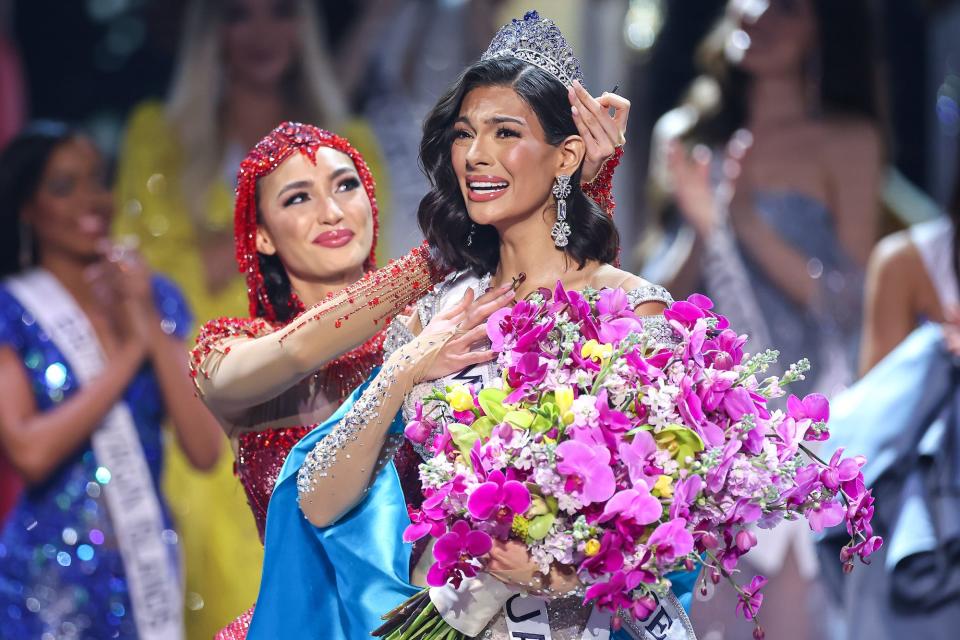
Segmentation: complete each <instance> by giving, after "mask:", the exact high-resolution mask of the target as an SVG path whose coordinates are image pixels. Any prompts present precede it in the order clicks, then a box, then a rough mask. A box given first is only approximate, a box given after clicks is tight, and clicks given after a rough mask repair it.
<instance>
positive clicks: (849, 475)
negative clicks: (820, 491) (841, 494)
mask: <svg viewBox="0 0 960 640" xmlns="http://www.w3.org/2000/svg"><path fill="white" fill-rule="evenodd" d="M842 455H843V447H841V448H839V449H837V450H836V451H835V452H834V454H833V457H831V458H830V462H829V464H828V465H827V468H826V469H824V470H823V471H821V472H820V481H821V482H822V483H823V486H825V487H827V488H828V489H830V490H831V491H836V490H837V489H839V488H840V485H841V484H846V483H849V482H852V481H855V480H856V479H857V476H859V475H860V468H861V467H863V465H865V464H866V463H867V459H866V458H864V457H863V456H855V457H853V458H843V459H842V460H841V458H840V456H842Z"/></svg>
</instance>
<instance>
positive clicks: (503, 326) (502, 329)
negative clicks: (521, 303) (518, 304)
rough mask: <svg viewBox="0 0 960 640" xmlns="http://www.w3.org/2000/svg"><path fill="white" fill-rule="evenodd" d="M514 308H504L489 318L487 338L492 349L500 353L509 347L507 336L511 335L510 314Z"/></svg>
mask: <svg viewBox="0 0 960 640" xmlns="http://www.w3.org/2000/svg"><path fill="white" fill-rule="evenodd" d="M511 313H513V308H511V307H504V308H502V309H498V310H497V311H494V312H493V313H492V314H491V315H490V317H489V318H487V337H488V338H489V339H490V349H492V350H493V351H495V352H497V353H500V352H501V351H504V350H505V349H506V346H507V336H509V335H510V328H511V326H510V314H511Z"/></svg>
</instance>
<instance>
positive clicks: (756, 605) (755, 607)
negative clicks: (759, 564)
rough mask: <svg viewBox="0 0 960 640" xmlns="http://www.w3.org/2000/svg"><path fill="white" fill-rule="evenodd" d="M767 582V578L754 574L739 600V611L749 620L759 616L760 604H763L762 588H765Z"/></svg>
mask: <svg viewBox="0 0 960 640" xmlns="http://www.w3.org/2000/svg"><path fill="white" fill-rule="evenodd" d="M765 584H767V579H766V578H764V577H763V576H754V578H753V580H751V581H750V585H749V586H748V587H747V588H746V589H744V590H743V594H742V595H741V596H740V599H739V601H738V602H737V613H740V614H742V615H743V617H744V618H746V619H747V620H753V619H754V618H756V617H757V614H758V613H759V612H760V606H761V605H762V604H763V594H762V593H760V589H763V586H764V585H765Z"/></svg>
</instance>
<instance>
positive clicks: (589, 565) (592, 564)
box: [580, 531, 623, 576]
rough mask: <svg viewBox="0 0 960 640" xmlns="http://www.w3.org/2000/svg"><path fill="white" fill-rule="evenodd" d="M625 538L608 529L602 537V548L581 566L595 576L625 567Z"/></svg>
mask: <svg viewBox="0 0 960 640" xmlns="http://www.w3.org/2000/svg"><path fill="white" fill-rule="evenodd" d="M622 549H623V538H622V537H621V536H620V534H618V533H614V532H613V531H607V532H606V533H604V534H603V538H601V539H600V550H599V551H597V553H596V554H594V555H593V556H590V557H588V558H587V559H586V560H584V561H583V563H582V564H581V565H580V568H581V569H583V570H584V571H586V572H588V573H590V574H591V575H594V576H599V575H603V574H604V573H612V572H614V571H619V570H620V569H621V568H622V567H623V551H622Z"/></svg>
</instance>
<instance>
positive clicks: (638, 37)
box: [623, 0, 666, 52]
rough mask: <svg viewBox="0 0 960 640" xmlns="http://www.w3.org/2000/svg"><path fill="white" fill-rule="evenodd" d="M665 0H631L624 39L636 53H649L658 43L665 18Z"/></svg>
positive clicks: (625, 21)
mask: <svg viewBox="0 0 960 640" xmlns="http://www.w3.org/2000/svg"><path fill="white" fill-rule="evenodd" d="M665 17H666V16H665V13H664V2H663V0H630V8H629V9H627V16H626V18H625V19H624V21H623V38H624V40H625V41H626V43H627V46H628V47H630V48H631V49H633V50H634V51H639V52H647V51H649V50H650V49H651V48H653V45H654V44H656V42H657V36H659V35H660V30H661V29H662V28H663V21H664V18H665Z"/></svg>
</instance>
